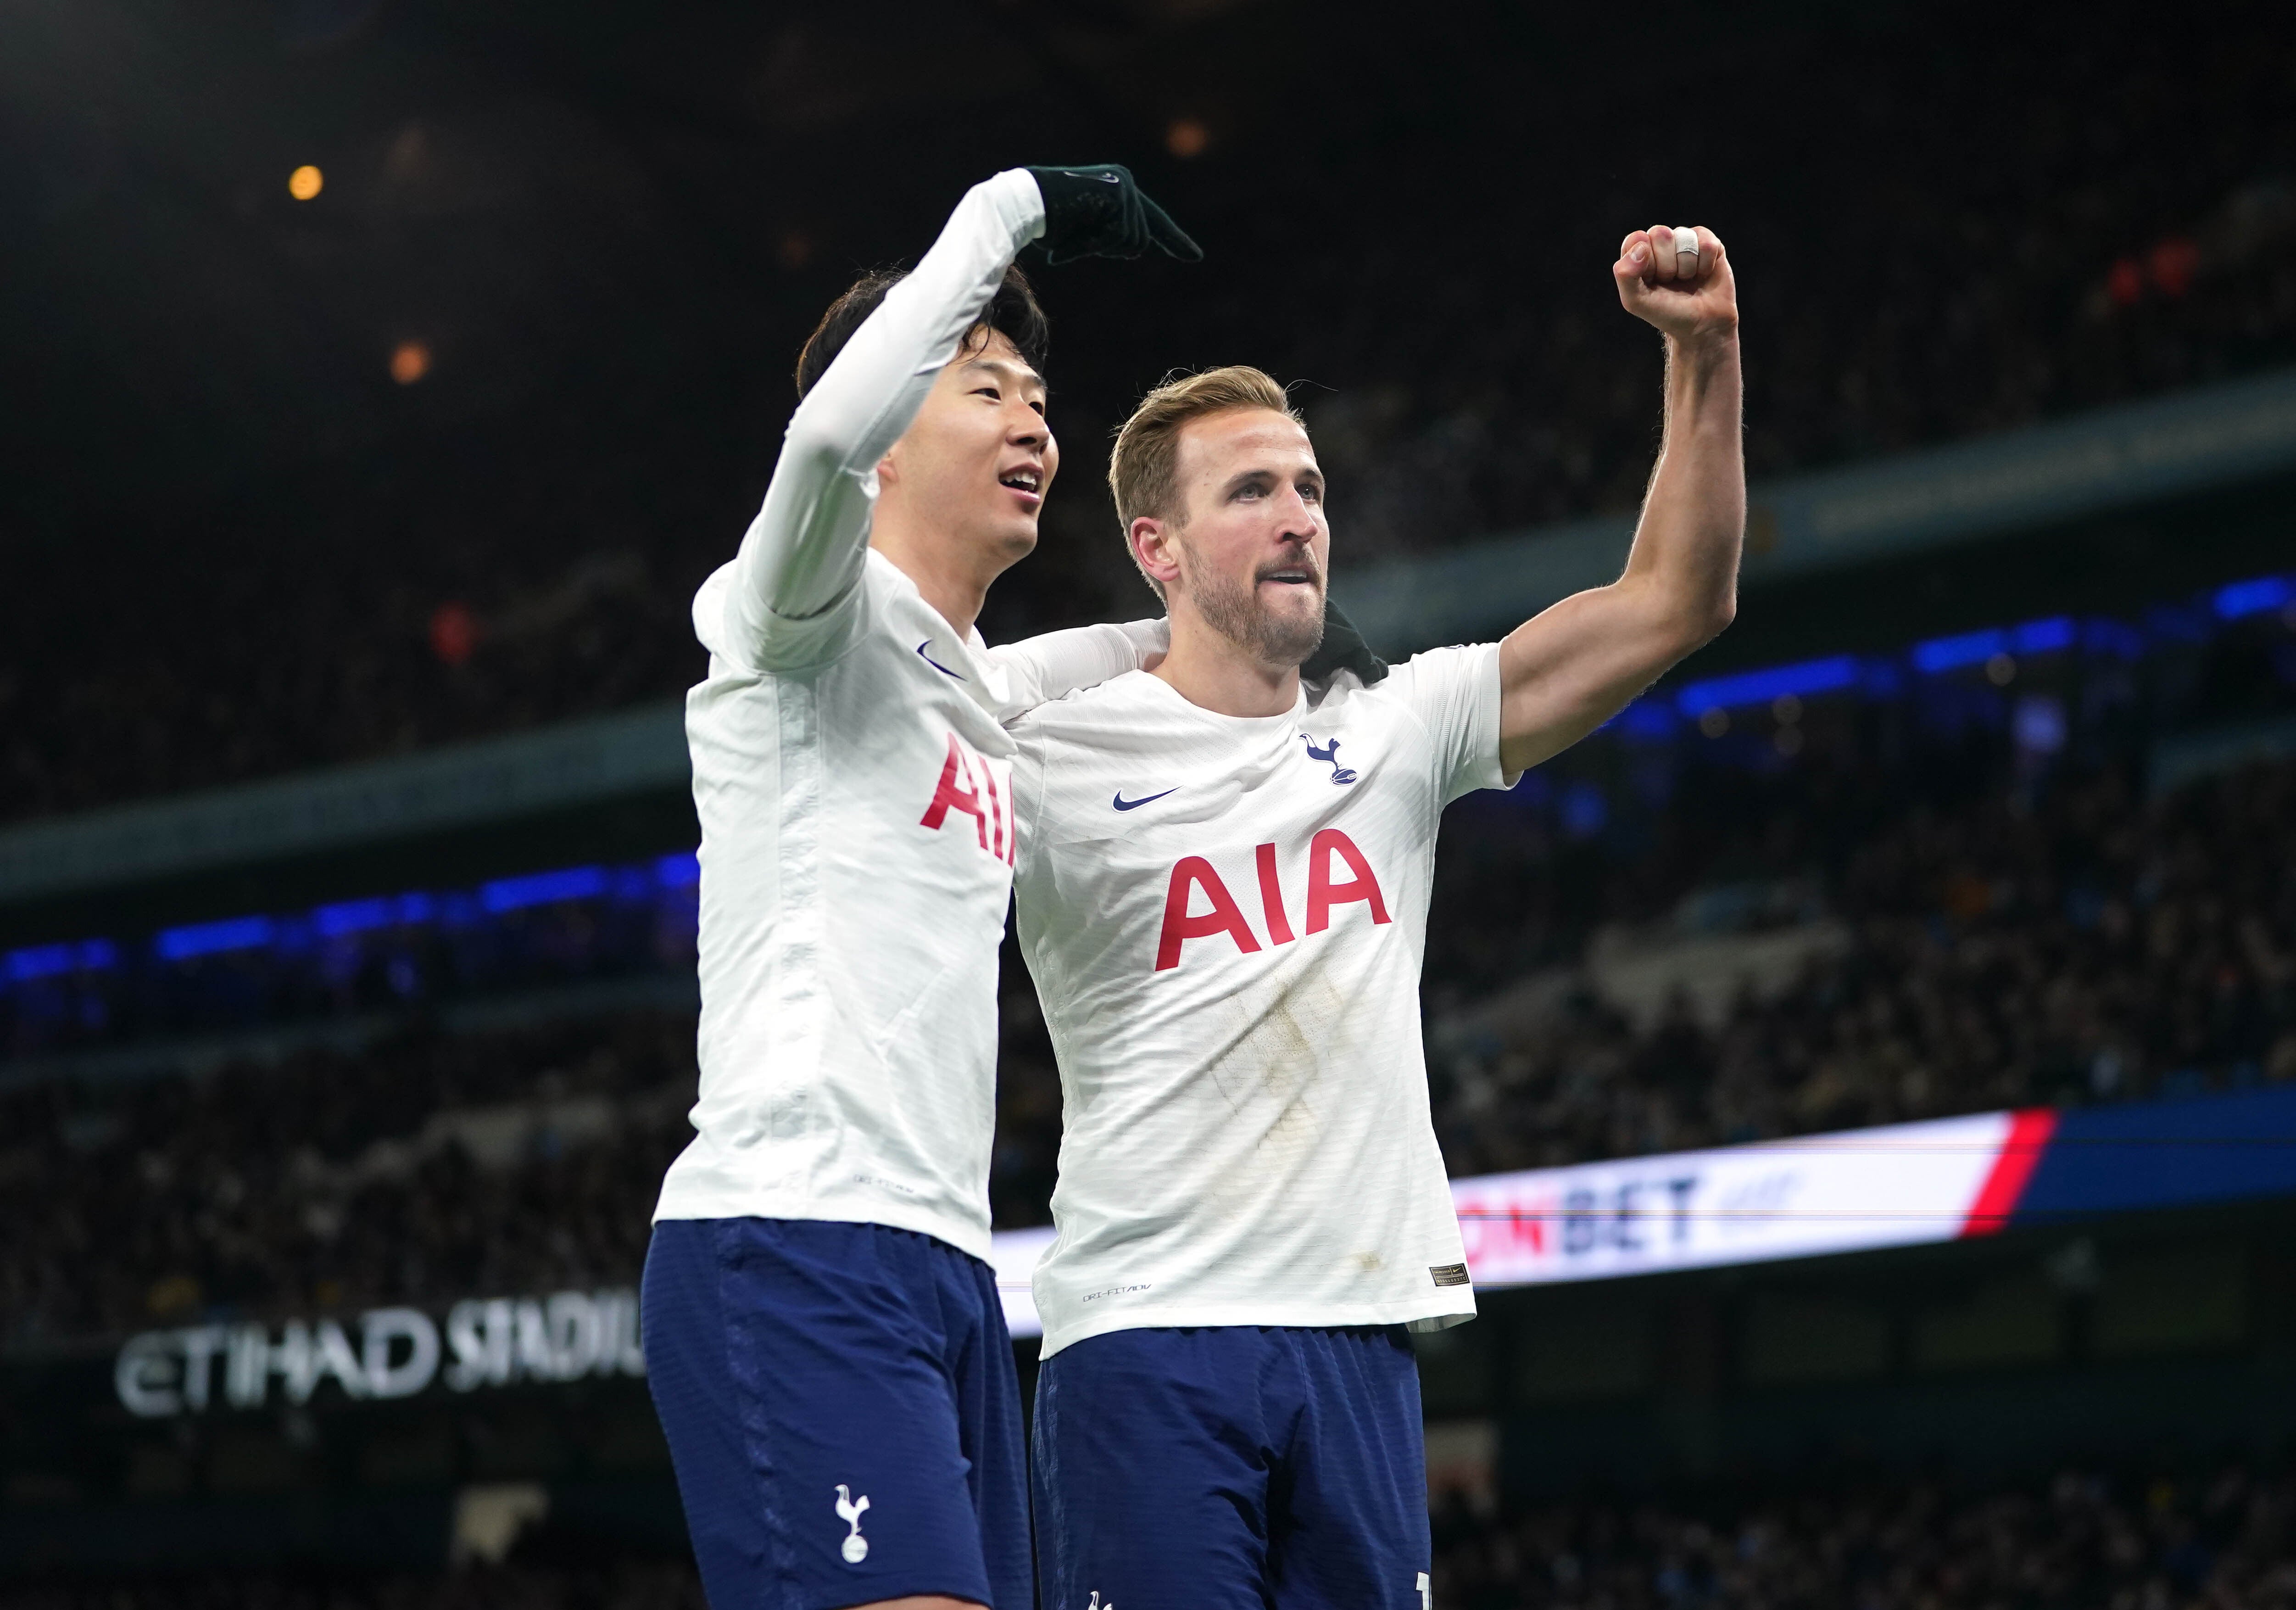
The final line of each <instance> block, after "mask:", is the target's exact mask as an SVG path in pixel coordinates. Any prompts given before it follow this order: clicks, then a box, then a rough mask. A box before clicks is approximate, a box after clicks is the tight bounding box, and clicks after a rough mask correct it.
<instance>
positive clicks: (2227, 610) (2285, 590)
mask: <svg viewBox="0 0 2296 1610" xmlns="http://www.w3.org/2000/svg"><path fill="white" fill-rule="evenodd" d="M2291 599H2296V583H2292V582H2291V581H2290V580H2289V579H2288V578H2287V577H2285V576H2259V577H2257V578H2256V579H2254V580H2252V581H2235V582H2233V583H2231V584H2229V585H2228V586H2225V587H2218V589H2217V596H2216V606H2217V613H2218V615H2220V616H2222V617H2223V618H2224V619H2225V620H2239V619H2240V618H2241V617H2242V616H2243V615H2260V614H2262V613H2264V612H2265V611H2267V610H2276V609H2279V608H2281V607H2282V606H2283V605H2284V604H2287V603H2288V602H2289V601H2290V600H2291Z"/></svg>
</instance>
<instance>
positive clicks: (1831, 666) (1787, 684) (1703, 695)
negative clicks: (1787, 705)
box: [1674, 654, 1857, 721]
mask: <svg viewBox="0 0 2296 1610" xmlns="http://www.w3.org/2000/svg"><path fill="white" fill-rule="evenodd" d="M1856 685H1857V658H1856V657H1855V656H1854V655H1850V654H1834V655H1832V656H1830V657H1828V658H1826V659H1824V660H1804V661H1801V662H1800V664H1797V665H1774V666H1772V667H1770V668H1769V669H1767V670H1751V671H1740V672H1739V673H1738V674H1737V675H1735V676H1733V677H1713V678H1709V679H1707V680H1706V681H1703V682H1693V683H1691V684H1690V685H1689V686H1686V687H1685V688H1684V689H1683V690H1682V691H1681V692H1680V693H1678V694H1675V696H1674V702H1675V707H1676V708H1677V710H1679V711H1682V713H1683V714H1684V715H1685V716H1687V717H1689V718H1690V719H1692V720H1693V721H1695V720H1696V719H1698V718H1699V717H1701V716H1702V715H1704V714H1705V713H1706V712H1707V711H1710V710H1734V709H1736V708H1737V707H1738V706H1740V705H1743V704H1767V703H1768V702H1770V701H1771V700H1773V699H1777V698H1783V697H1784V696H1785V695H1786V694H1793V695H1794V696H1795V697H1797V698H1800V696H1802V695H1803V694H1829V693H1833V692H1834V691H1836V690H1837V689H1840V688H1844V687H1851V686H1856Z"/></svg>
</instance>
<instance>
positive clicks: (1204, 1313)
mask: <svg viewBox="0 0 2296 1610" xmlns="http://www.w3.org/2000/svg"><path fill="white" fill-rule="evenodd" d="M1474 1317H1475V1294H1474V1289H1473V1288H1472V1286H1462V1287H1458V1288H1456V1294H1455V1295H1451V1296H1447V1297H1438V1298H1435V1299H1434V1300H1432V1301H1430V1300H1428V1299H1427V1298H1423V1297H1406V1298H1401V1299H1398V1300H1396V1301H1393V1302H1176V1303H1173V1304H1171V1305H1170V1306H1169V1307H1164V1308H1128V1309H1125V1310H1123V1311H1122V1312H1120V1313H1113V1314H1104V1315H1096V1316H1095V1317H1094V1318H1090V1319H1087V1320H1083V1321H1080V1322H1078V1323H1076V1324H1072V1325H1062V1326H1059V1327H1051V1326H1047V1327H1046V1330H1045V1345H1044V1351H1043V1352H1042V1353H1041V1354H1039V1355H1038V1356H1039V1357H1042V1358H1046V1359H1049V1358H1051V1357H1052V1356H1053V1355H1054V1353H1056V1352H1059V1351H1061V1350H1062V1348H1064V1347H1073V1346H1075V1345H1076V1344H1077V1343H1079V1342H1089V1341H1091V1340H1092V1338H1093V1337H1095V1336H1104V1335H1108V1334H1109V1333H1110V1332H1111V1331H1119V1330H1193V1329H1200V1328H1205V1327H1215V1326H1219V1327H1226V1326H1237V1325H1254V1326H1259V1325H1282V1326H1289V1327H1294V1328H1297V1329H1303V1330H1336V1329H1339V1328H1341V1327H1344V1326H1350V1325H1408V1324H1410V1323H1411V1322H1412V1321H1413V1320H1415V1319H1434V1318H1448V1319H1451V1320H1452V1321H1453V1323H1455V1324H1463V1323H1464V1322H1465V1321H1467V1320H1469V1319H1472V1318H1474Z"/></svg>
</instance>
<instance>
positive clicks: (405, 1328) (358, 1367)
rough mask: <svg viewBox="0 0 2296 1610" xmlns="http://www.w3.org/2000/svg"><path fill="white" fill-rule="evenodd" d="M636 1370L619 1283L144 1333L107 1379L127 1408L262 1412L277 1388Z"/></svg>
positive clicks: (469, 1381)
mask: <svg viewBox="0 0 2296 1610" xmlns="http://www.w3.org/2000/svg"><path fill="white" fill-rule="evenodd" d="M644 1374H645V1353H644V1347H643V1345H642V1341H641V1338H640V1335H639V1331H638V1299H637V1294H636V1293H635V1292H633V1291H628V1290H626V1289H619V1290H611V1291H596V1292H578V1291H566V1292H553V1293H551V1294H548V1295H547V1296H537V1297H492V1298H483V1299H473V1300H471V1301H468V1302H457V1303H456V1304H455V1306H454V1307H453V1308H451V1309H449V1310H447V1318H446V1321H445V1323H444V1324H443V1325H441V1324H440V1322H439V1321H438V1320H436V1319H434V1318H431V1317H430V1314H428V1313H426V1312H425V1311H423V1310H422V1309H419V1308H376V1309H369V1310H367V1311H366V1312H365V1313H363V1314H361V1315H359V1316H358V1317H357V1318H355V1319H350V1320H345V1319H340V1318H320V1319H290V1320H288V1321H287V1322H286V1323H285V1324H283V1325H281V1326H278V1327H271V1326H267V1325H259V1324H253V1323H246V1324H233V1325H191V1326H184V1327H178V1328H176V1329H173V1330H153V1331H145V1332H144V1333H143V1335H138V1336H134V1337H131V1338H129V1340H128V1342H127V1345H125V1346H124V1347H122V1348H121V1349H120V1350H119V1356H118V1358H117V1359H114V1361H113V1364H112V1372H111V1379H112V1386H113V1389H114V1390H115V1391H116V1392H118V1393H119V1401H120V1403H121V1405H122V1406H123V1407H125V1408H126V1409H127V1412H128V1413H130V1414H133V1415H138V1416H141V1417H144V1418H146V1419H163V1418H166V1417H170V1416H175V1415H187V1414H201V1413H205V1412H208V1411H209V1410H211V1409H261V1408H263V1407H264V1406H265V1405H266V1404H267V1403H269V1402H272V1401H274V1399H275V1395H276V1397H277V1398H278V1399H279V1400H282V1401H285V1402H288V1403H291V1404H302V1403H307V1402H309V1401H311V1399H312V1397H313V1395H314V1394H315V1393H316V1392H319V1391H320V1389H321V1388H322V1387H327V1386H330V1385H332V1388H333V1389H335V1390H338V1391H340V1392H341V1393H342V1395H343V1396H344V1397H346V1398H349V1399H353V1400H356V1401H374V1400H381V1399H391V1398H411V1397H414V1395H415V1394H416V1393H418V1392H426V1391H428V1390H429V1389H430V1387H431V1386H432V1384H435V1383H439V1382H442V1381H443V1383H444V1384H445V1385H446V1388H447V1391H449V1392H477V1391H479V1390H480V1389H481V1388H486V1387H499V1386H509V1385H512V1384H516V1383H519V1382H526V1381H532V1382H568V1381H578V1380H583V1379H586V1378H588V1379H594V1378H597V1377H600V1376H643V1375H644Z"/></svg>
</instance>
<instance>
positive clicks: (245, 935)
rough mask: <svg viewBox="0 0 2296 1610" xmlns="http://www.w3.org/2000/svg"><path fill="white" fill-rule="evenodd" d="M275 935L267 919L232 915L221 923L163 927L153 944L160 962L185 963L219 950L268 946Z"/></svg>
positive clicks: (265, 917)
mask: <svg viewBox="0 0 2296 1610" xmlns="http://www.w3.org/2000/svg"><path fill="white" fill-rule="evenodd" d="M274 932H275V930H274V928H273V926H272V922H271V919H270V918H269V917H267V916H233V917H225V919H224V920H223V921H222V922H219V923H194V924H192V925H191V926H190V927H188V928H163V929H161V930H160V933H159V936H158V937H157V938H156V939H155V940H154V941H152V943H153V946H154V948H156V949H158V950H159V952H160V959H161V960H163V961H170V962H186V961H189V960H191V959H192V958H193V957H195V956H213V955H215V954H216V953H217V952H218V951H224V950H252V949H255V948H256V947H257V946H258V945H267V944H269V943H270V942H271V937H272V934H273V933H274Z"/></svg>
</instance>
